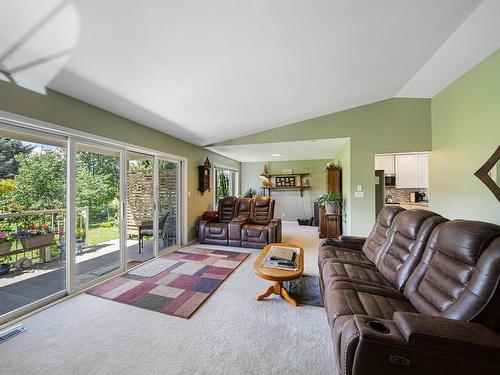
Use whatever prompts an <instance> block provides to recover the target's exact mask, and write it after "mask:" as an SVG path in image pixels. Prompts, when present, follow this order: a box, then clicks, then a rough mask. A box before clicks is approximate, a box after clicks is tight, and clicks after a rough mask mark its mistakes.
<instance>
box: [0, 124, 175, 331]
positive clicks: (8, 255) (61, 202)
mask: <svg viewBox="0 0 500 375" xmlns="http://www.w3.org/2000/svg"><path fill="white" fill-rule="evenodd" d="M35 128H36V127H28V126H26V125H24V126H22V125H20V126H17V125H15V124H14V122H13V124H4V123H0V324H3V323H4V322H6V321H9V320H10V319H12V318H15V317H17V316H20V315H22V314H24V313H26V312H28V311H31V310H33V309H36V308H37V307H40V306H42V305H43V304H46V303H49V302H52V301H54V300H56V299H57V298H60V297H62V296H64V295H66V294H72V293H75V292H78V291H80V290H83V289H84V288H87V287H89V286H91V285H93V284H96V283H98V282H100V281H102V280H104V279H105V278H106V277H109V276H111V275H116V274H119V273H120V272H121V271H125V269H126V268H130V267H133V266H135V265H138V264H140V263H142V262H144V261H146V260H149V259H152V258H154V257H155V256H157V255H158V253H160V252H162V251H166V250H167V249H170V248H173V247H174V246H176V245H180V244H181V227H182V226H181V217H183V215H182V214H181V212H182V209H181V208H182V205H181V202H182V201H181V170H182V169H183V168H182V167H183V164H182V163H183V162H180V161H177V160H175V159H169V158H166V157H161V156H159V155H157V154H155V153H153V152H151V153H147V152H146V153H143V152H136V151H135V148H134V149H132V148H128V147H126V146H123V145H114V144H112V143H111V142H109V141H100V140H95V141H94V140H92V139H91V137H83V136H82V135H80V134H77V135H72V134H71V133H69V134H66V133H65V132H63V131H61V130H56V131H53V132H51V131H50V129H47V130H45V128H43V129H44V130H43V131H39V130H34V129H35ZM36 129H38V128H36Z"/></svg>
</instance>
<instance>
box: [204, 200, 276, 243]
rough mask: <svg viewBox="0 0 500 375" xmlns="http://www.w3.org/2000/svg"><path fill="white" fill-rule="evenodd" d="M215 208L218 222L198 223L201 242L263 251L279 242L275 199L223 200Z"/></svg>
mask: <svg viewBox="0 0 500 375" xmlns="http://www.w3.org/2000/svg"><path fill="white" fill-rule="evenodd" d="M218 207H219V210H218V218H217V221H213V222H209V221H206V220H201V221H200V224H199V227H198V229H199V240H200V243H204V244H214V245H230V246H243V247H255V248H260V249H262V248H263V247H264V246H265V245H267V244H269V243H275V242H281V219H274V218H273V216H274V199H271V198H269V197H255V198H237V197H224V198H221V199H220V200H219V206H218Z"/></svg>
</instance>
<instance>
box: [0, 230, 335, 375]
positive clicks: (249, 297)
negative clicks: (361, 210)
mask: <svg viewBox="0 0 500 375" xmlns="http://www.w3.org/2000/svg"><path fill="white" fill-rule="evenodd" d="M284 241H287V242H294V243H296V244H299V245H301V246H303V247H304V249H305V250H306V252H305V271H306V273H308V274H313V275H314V274H317V272H318V271H317V266H316V257H317V245H318V243H319V240H318V239H317V232H316V228H313V227H299V226H297V225H293V224H285V225H284ZM195 246H200V245H195ZM207 247H210V248H217V246H207ZM226 249H230V248H226ZM238 250H239V251H249V252H252V255H251V256H250V257H249V258H247V260H246V261H245V262H244V263H243V264H242V265H241V266H240V267H239V268H238V269H237V270H236V271H235V272H234V273H233V274H231V276H230V277H229V278H228V279H227V280H226V281H225V282H224V283H223V284H222V285H221V286H220V287H219V288H218V289H217V291H216V292H215V293H214V294H213V295H212V296H211V297H210V298H209V299H208V301H207V302H206V303H204V304H203V306H201V307H200V309H199V310H198V311H197V312H196V313H195V314H194V315H193V316H192V318H191V319H189V320H185V319H180V318H176V317H172V316H168V315H164V314H159V313H156V312H151V311H147V310H144V309H140V308H136V307H133V306H128V305H124V304H120V303H116V302H113V301H108V300H105V299H102V298H98V297H94V296H90V295H86V294H81V295H78V296H76V297H74V298H71V299H69V300H67V301H65V302H62V303H60V304H58V305H56V306H54V307H52V308H50V309H47V310H45V311H42V312H41V313H39V314H37V315H34V316H32V317H30V318H28V319H26V320H25V321H24V323H25V325H26V326H27V328H28V332H26V333H23V334H21V335H19V336H18V337H16V338H14V339H12V340H10V341H8V342H6V343H4V344H2V345H1V347H0V366H1V369H2V371H1V372H2V374H16V375H17V374H23V375H27V374H39V375H41V374H51V375H56V374H65V375H69V374H85V375H90V374H108V375H112V374H292V373H293V374H335V370H334V363H333V358H332V352H331V346H332V343H331V338H330V332H329V328H328V324H327V322H326V317H325V313H324V311H323V309H322V308H319V307H312V306H300V307H298V308H295V307H293V306H291V305H289V304H288V303H286V302H285V301H283V300H281V299H278V298H276V297H271V298H270V299H268V300H266V301H263V302H257V301H255V297H256V295H257V294H259V293H261V292H262V291H264V290H265V289H266V287H267V286H268V285H269V283H268V282H266V281H264V280H261V279H259V278H257V277H256V276H255V275H254V273H253V270H252V264H253V262H254V260H255V258H256V254H257V253H258V251H256V250H250V249H248V250H245V249H241V248H238Z"/></svg>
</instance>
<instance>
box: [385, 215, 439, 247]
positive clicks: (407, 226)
mask: <svg viewBox="0 0 500 375" xmlns="http://www.w3.org/2000/svg"><path fill="white" fill-rule="evenodd" d="M432 216H440V215H438V214H436V213H434V212H432V211H425V210H406V211H404V212H401V213H400V214H399V215H398V217H397V218H396V219H395V220H396V222H395V223H394V229H393V230H394V231H396V232H399V233H401V234H403V235H404V236H406V237H408V238H411V239H413V240H414V239H416V238H417V235H418V232H419V230H420V227H421V225H422V224H423V223H424V221H426V220H427V219H428V218H430V217H432Z"/></svg>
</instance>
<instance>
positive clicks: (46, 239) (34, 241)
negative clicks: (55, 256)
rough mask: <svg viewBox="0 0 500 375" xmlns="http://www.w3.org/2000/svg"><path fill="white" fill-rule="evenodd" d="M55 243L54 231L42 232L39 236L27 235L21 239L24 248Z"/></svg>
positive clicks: (34, 247) (28, 248)
mask: <svg viewBox="0 0 500 375" xmlns="http://www.w3.org/2000/svg"><path fill="white" fill-rule="evenodd" d="M53 243H54V233H48V234H41V235H39V236H34V237H27V238H23V239H22V240H21V244H22V245H23V249H24V250H31V249H37V248H40V247H45V246H48V245H52V244H53Z"/></svg>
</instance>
